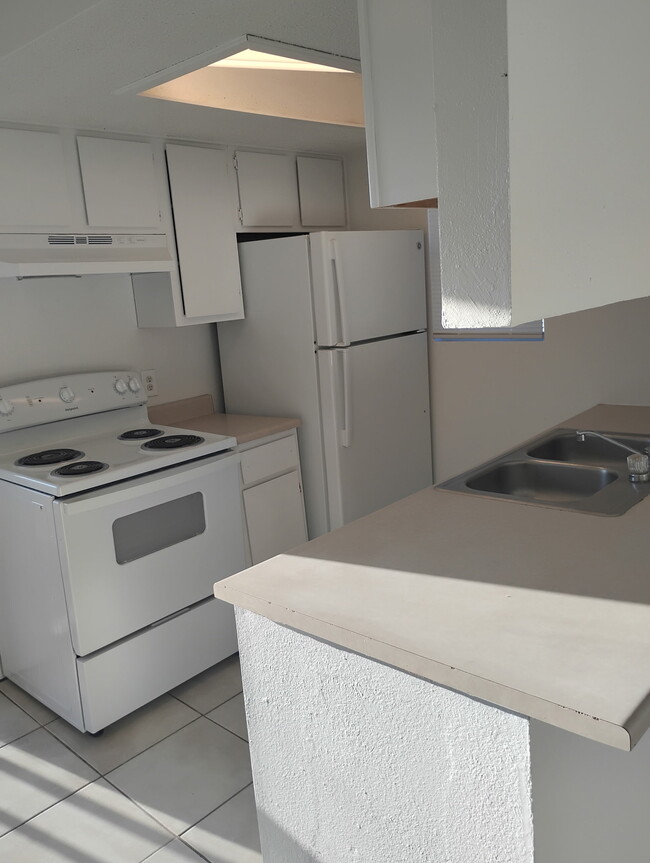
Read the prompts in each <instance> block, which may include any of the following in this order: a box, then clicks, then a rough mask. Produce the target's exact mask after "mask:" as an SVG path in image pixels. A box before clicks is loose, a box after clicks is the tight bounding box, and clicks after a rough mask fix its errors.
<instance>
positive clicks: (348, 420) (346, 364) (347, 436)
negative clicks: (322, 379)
mask: <svg viewBox="0 0 650 863" xmlns="http://www.w3.org/2000/svg"><path fill="white" fill-rule="evenodd" d="M337 353H338V354H339V355H340V357H341V369H342V377H341V381H342V393H341V396H342V399H341V400H342V402H343V422H342V423H341V429H340V432H339V441H340V444H341V446H342V447H349V446H350V444H351V442H352V403H351V398H350V389H351V388H350V353H349V351H348V350H347V349H346V348H343V349H342V350H337Z"/></svg>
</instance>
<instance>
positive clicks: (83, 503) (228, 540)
mask: <svg viewBox="0 0 650 863" xmlns="http://www.w3.org/2000/svg"><path fill="white" fill-rule="evenodd" d="M54 509H55V523H56V529H57V540H58V546H59V555H60V560H61V570H62V574H63V585H64V589H65V597H66V603H67V607H68V617H69V621H70V630H71V634H72V644H73V647H74V651H75V653H76V654H77V656H87V655H88V654H90V653H94V652H95V651H97V650H100V649H101V648H104V647H107V646H108V645H109V644H112V643H113V642H115V641H118V640H119V639H121V638H125V637H127V636H129V635H132V634H133V633H135V632H137V631H138V630H140V629H144V628H145V627H146V626H149V625H150V624H152V623H155V622H156V621H160V620H162V619H163V618H166V617H168V616H169V615H170V614H174V613H175V612H177V611H179V610H180V609H183V608H187V607H188V606H190V605H194V604H195V603H197V602H199V601H201V600H203V599H207V598H208V597H209V596H211V595H212V586H213V584H214V582H215V581H218V580H219V579H221V578H225V577H226V576H228V575H232V574H233V573H234V572H238V571H239V570H240V569H243V568H244V566H245V557H244V532H243V517H242V509H241V500H240V491H239V457H238V456H237V455H235V454H231V453H225V454H222V455H217V456H211V457H209V458H206V459H200V460H197V461H194V462H189V463H185V464H183V465H178V466H176V467H174V468H171V469H169V470H163V471H158V472H156V473H152V474H147V475H146V476H144V477H140V478H139V479H138V481H133V480H130V481H129V482H128V483H116V484H115V485H112V486H108V487H104V488H101V489H97V490H95V491H94V492H88V493H86V494H83V495H79V496H77V497H74V498H71V499H69V500H62V501H57V502H55V504H54Z"/></svg>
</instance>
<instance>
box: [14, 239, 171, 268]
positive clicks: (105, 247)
mask: <svg viewBox="0 0 650 863" xmlns="http://www.w3.org/2000/svg"><path fill="white" fill-rule="evenodd" d="M173 267H174V262H173V260H172V257H171V255H170V253H169V248H168V246H167V236H166V235H165V234H100V233H92V234H91V233H88V234H64V233H60V234H31V233H30V234H2V235H0V277H6V276H15V277H18V278H19V279H20V278H29V277H38V276H87V275H96V274H98V273H162V272H169V271H171V270H172V269H173Z"/></svg>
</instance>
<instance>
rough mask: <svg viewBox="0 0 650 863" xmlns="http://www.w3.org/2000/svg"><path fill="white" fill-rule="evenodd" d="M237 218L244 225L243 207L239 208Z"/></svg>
mask: <svg viewBox="0 0 650 863" xmlns="http://www.w3.org/2000/svg"><path fill="white" fill-rule="evenodd" d="M237 218H238V219H239V224H240V225H243V224H244V214H243V213H242V209H241V207H237Z"/></svg>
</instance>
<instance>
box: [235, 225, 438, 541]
mask: <svg viewBox="0 0 650 863" xmlns="http://www.w3.org/2000/svg"><path fill="white" fill-rule="evenodd" d="M239 256H240V264H241V274H242V287H243V294H244V313H245V318H244V319H243V320H239V321H227V322H224V323H220V324H219V325H218V338H219V353H220V357H221V371H222V376H223V385H224V398H225V407H226V411H227V412H228V413H240V414H259V415H266V416H287V417H298V418H299V419H300V420H301V426H300V428H299V429H298V440H299V446H300V460H301V466H302V477H303V486H304V489H303V490H304V496H305V508H306V512H307V524H308V529H309V536H310V538H312V539H313V538H314V537H316V536H319V535H320V534H322V533H326V532H327V531H328V530H333V529H335V528H337V527H341V526H342V525H343V524H346V523H347V522H349V521H352V520H353V519H355V518H359V517H360V516H363V515H367V514H368V513H370V512H373V511H374V510H376V509H379V508H380V507H383V506H386V505H387V504H389V503H392V502H393V501H396V500H398V499H399V498H401V497H404V496H406V495H408V494H411V493H412V492H414V491H418V490H419V489H422V488H424V487H425V486H427V485H430V484H431V482H432V469H431V429H430V421H429V375H428V358H427V355H428V350H427V347H428V346H427V341H428V338H427V333H426V300H425V277H424V243H423V236H422V232H421V231H340V232H319V233H314V234H309V235H301V236H294V237H282V238H279V239H268V240H256V241H253V242H243V243H240V246H239Z"/></svg>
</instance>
